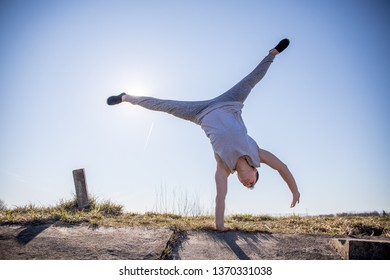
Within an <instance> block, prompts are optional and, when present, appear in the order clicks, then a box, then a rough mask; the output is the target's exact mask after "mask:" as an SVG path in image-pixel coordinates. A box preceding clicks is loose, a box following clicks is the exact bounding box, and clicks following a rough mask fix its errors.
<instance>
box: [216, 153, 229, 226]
mask: <svg viewBox="0 0 390 280" xmlns="http://www.w3.org/2000/svg"><path fill="white" fill-rule="evenodd" d="M215 160H216V161H217V170H216V171H215V183H216V187H217V196H216V198H215V226H216V228H217V230H219V231H227V230H229V228H227V227H225V226H224V219H225V198H226V194H227V182H228V177H229V175H230V172H229V170H228V168H227V167H226V165H225V164H224V163H223V161H222V160H221V158H220V157H219V156H218V155H217V154H215Z"/></svg>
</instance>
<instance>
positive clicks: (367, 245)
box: [330, 238, 390, 260]
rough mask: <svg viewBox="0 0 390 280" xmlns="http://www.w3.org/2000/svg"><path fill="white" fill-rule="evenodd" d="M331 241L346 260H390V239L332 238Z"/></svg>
mask: <svg viewBox="0 0 390 280" xmlns="http://www.w3.org/2000/svg"><path fill="white" fill-rule="evenodd" d="M330 243H331V245H332V246H333V247H334V248H335V249H336V251H337V252H338V253H339V254H340V256H341V257H342V258H343V259H345V260H390V240H372V239H354V238H332V239H331V240H330Z"/></svg>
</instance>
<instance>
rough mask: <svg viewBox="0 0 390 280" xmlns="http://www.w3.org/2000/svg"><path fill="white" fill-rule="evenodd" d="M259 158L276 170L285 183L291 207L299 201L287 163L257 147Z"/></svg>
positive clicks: (295, 185)
mask: <svg viewBox="0 0 390 280" xmlns="http://www.w3.org/2000/svg"><path fill="white" fill-rule="evenodd" d="M259 152H260V159H261V162H262V163H265V164H267V165H268V166H269V167H271V168H273V169H275V170H277V171H278V172H279V174H280V176H281V177H282V178H283V180H284V181H285V182H286V183H287V185H288V187H289V189H290V191H291V193H292V195H293V200H292V202H291V207H294V206H295V204H297V203H299V197H300V193H299V191H298V187H297V184H296V182H295V179H294V177H293V175H292V174H291V172H290V170H289V169H288V167H287V165H285V164H284V163H283V162H282V161H281V160H280V159H278V158H277V157H276V156H275V155H273V154H272V153H270V152H268V151H266V150H263V149H259Z"/></svg>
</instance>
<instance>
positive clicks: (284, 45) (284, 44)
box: [274, 39, 290, 53]
mask: <svg viewBox="0 0 390 280" xmlns="http://www.w3.org/2000/svg"><path fill="white" fill-rule="evenodd" d="M289 44H290V41H289V40H288V39H283V40H282V41H280V42H279V44H277V45H276V47H275V48H274V49H275V50H277V51H278V52H279V53H281V52H282V51H284V50H285V49H286V48H287V47H288V45H289Z"/></svg>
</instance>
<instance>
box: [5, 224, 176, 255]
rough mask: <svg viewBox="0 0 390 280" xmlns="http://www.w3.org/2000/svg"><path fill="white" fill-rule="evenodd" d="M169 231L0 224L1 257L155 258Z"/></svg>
mask: <svg viewBox="0 0 390 280" xmlns="http://www.w3.org/2000/svg"><path fill="white" fill-rule="evenodd" d="M171 235H172V231H171V230H169V229H164V228H153V229H148V228H114V227H98V228H92V227H90V226H55V225H52V224H44V225H35V226H0V259H2V260H20V259H23V260H29V259H39V260H49V259H56V260H97V259H100V260H112V259H122V260H144V259H147V260H149V259H158V258H159V257H160V255H161V253H162V252H163V250H164V248H165V246H166V244H167V242H168V240H169V238H170V237H171Z"/></svg>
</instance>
